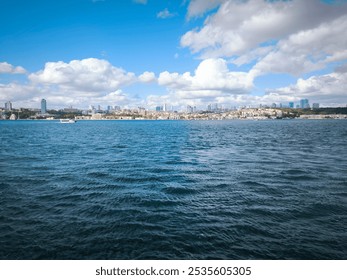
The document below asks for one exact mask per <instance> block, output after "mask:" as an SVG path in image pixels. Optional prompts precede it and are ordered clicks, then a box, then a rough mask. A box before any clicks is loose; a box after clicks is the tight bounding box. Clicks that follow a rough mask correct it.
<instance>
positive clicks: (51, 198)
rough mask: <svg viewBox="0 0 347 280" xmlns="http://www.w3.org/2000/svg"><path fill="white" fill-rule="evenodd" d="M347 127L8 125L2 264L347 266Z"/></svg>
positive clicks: (0, 127)
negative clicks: (318, 262)
mask: <svg viewBox="0 0 347 280" xmlns="http://www.w3.org/2000/svg"><path fill="white" fill-rule="evenodd" d="M346 140H347V122H346V121H333V120H323V121H308V120H288V121H284V120H283V121H258V122H255V121H202V122H200V121H191V122H189V121H80V122H77V123H76V124H60V123H58V122H55V121H12V122H11V121H1V122H0V144H1V150H0V258H1V259H347V145H346V143H347V142H346Z"/></svg>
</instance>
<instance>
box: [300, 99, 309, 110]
mask: <svg viewBox="0 0 347 280" xmlns="http://www.w3.org/2000/svg"><path fill="white" fill-rule="evenodd" d="M300 108H301V109H307V108H310V104H309V103H308V99H301V100H300Z"/></svg>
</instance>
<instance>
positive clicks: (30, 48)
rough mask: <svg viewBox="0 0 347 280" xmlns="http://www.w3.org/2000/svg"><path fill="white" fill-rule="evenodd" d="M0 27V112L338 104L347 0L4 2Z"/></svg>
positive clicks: (346, 44)
mask: <svg viewBox="0 0 347 280" xmlns="http://www.w3.org/2000/svg"><path fill="white" fill-rule="evenodd" d="M303 2H304V3H303ZM0 26H1V29H0V107H1V106H3V104H4V103H5V102H6V101H9V100H10V101H12V102H13V104H14V107H20V106H21V107H39V100H40V99H41V98H45V99H47V102H48V107H51V108H62V107H66V106H73V107H83V108H87V107H88V106H89V105H95V106H96V105H99V104H100V105H101V106H103V107H105V106H107V105H113V106H114V105H120V106H122V107H128V108H133V107H137V106H144V107H146V108H149V109H150V108H153V107H154V106H156V105H162V104H164V103H167V104H170V105H172V106H174V107H175V108H184V107H185V106H186V105H195V106H198V107H200V108H204V107H206V106H207V105H208V104H209V103H219V104H221V105H223V106H227V107H234V106H244V105H251V106H256V105H259V104H260V103H262V104H271V103H273V102H276V103H283V104H286V103H288V102H290V101H294V102H298V101H299V100H300V99H301V98H308V99H309V100H310V101H311V102H319V103H321V104H322V105H323V106H324V105H325V106H345V105H346V103H347V98H346V92H347V86H346V83H345V80H346V78H347V74H346V72H347V67H346V62H347V51H346V50H347V39H346V38H347V31H346V28H345V27H346V26H347V3H346V1H329V3H328V2H327V1H325V2H322V1H319V0H307V1H299V0H293V1H262V0H248V1H236V0H214V1H207V0H191V1H188V0H171V1H164V0H147V1H146V0H118V1H116V0H104V1H101V0H99V1H97V0H69V1H67V0H61V1H47V0H46V1H42V0H31V1H24V0H4V1H1V2H0Z"/></svg>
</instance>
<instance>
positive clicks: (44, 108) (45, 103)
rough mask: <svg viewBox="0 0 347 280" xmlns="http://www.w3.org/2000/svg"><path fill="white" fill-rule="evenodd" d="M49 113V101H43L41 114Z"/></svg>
mask: <svg viewBox="0 0 347 280" xmlns="http://www.w3.org/2000/svg"><path fill="white" fill-rule="evenodd" d="M46 113H47V101H46V99H41V114H42V115H43V114H46Z"/></svg>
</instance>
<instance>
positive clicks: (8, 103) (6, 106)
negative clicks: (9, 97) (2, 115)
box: [5, 101, 12, 111]
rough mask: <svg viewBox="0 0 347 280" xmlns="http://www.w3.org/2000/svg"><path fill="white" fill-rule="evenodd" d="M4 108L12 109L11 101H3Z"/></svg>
mask: <svg viewBox="0 0 347 280" xmlns="http://www.w3.org/2000/svg"><path fill="white" fill-rule="evenodd" d="M5 110H6V111H12V103H11V101H7V102H6V103H5Z"/></svg>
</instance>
